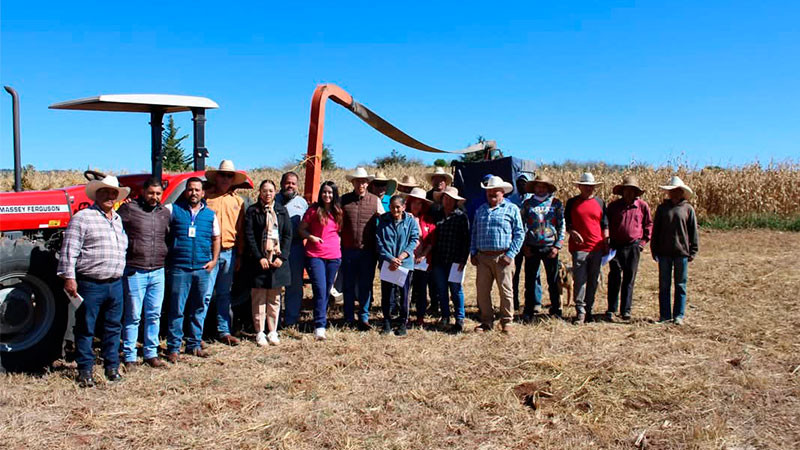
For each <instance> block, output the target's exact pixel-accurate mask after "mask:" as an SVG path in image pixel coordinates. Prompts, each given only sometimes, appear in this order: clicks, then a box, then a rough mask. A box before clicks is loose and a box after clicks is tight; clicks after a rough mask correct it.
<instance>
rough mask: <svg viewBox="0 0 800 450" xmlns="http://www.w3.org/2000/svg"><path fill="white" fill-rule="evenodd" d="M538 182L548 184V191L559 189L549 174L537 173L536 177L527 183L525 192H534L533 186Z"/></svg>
mask: <svg viewBox="0 0 800 450" xmlns="http://www.w3.org/2000/svg"><path fill="white" fill-rule="evenodd" d="M537 184H544V185H546V186H547V192H549V193H551V194H552V193H553V192H555V191H557V190H558V188H557V187H556V185H555V184H553V180H551V179H550V177H548V176H547V175H536V178H534V179H532V180H531V181H528V182H527V183H525V192H529V193H530V192H533V188H534V187H535V186H536V185H537Z"/></svg>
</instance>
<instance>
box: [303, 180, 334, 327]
mask: <svg viewBox="0 0 800 450" xmlns="http://www.w3.org/2000/svg"><path fill="white" fill-rule="evenodd" d="M341 227H342V208H341V206H339V189H338V188H337V187H336V184H335V183H334V182H333V181H326V182H324V183H322V186H321V187H320V190H319V196H318V197H317V202H316V203H314V204H313V205H311V207H309V208H308V211H306V214H305V215H304V216H303V221H302V222H300V226H299V227H298V228H297V232H298V233H299V234H300V237H302V238H303V239H305V240H306V244H305V247H306V271H308V277H309V278H310V279H311V288H312V291H313V292H314V337H315V338H316V339H317V340H320V341H323V340H325V339H326V336H325V326H326V325H327V323H328V321H327V315H328V293H329V292H330V291H331V286H333V282H334V280H335V279H336V272H337V271H338V270H339V265H340V264H341V263H342V246H341V240H340V238H339V233H340V231H341Z"/></svg>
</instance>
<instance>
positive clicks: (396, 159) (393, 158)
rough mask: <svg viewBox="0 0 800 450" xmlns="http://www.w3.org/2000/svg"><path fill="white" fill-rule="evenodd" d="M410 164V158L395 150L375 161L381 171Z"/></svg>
mask: <svg viewBox="0 0 800 450" xmlns="http://www.w3.org/2000/svg"><path fill="white" fill-rule="evenodd" d="M408 162H409V161H408V157H407V156H406V155H404V154H402V153H400V152H398V151H397V149H394V148H393V149H392V151H391V152H390V153H389V154H388V155H387V156H379V157H377V158H375V161H374V163H375V165H376V166H378V168H380V169H383V168H385V167H386V166H405V165H407V164H408Z"/></svg>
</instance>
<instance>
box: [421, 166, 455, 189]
mask: <svg viewBox="0 0 800 450" xmlns="http://www.w3.org/2000/svg"><path fill="white" fill-rule="evenodd" d="M433 177H445V179H446V181H445V184H447V185H450V184H452V183H453V174H451V173H448V172H445V170H444V168H443V167H439V166H436V168H435V169H433V172H428V173H426V174H425V178H426V179H427V180H428V182H429V183H432V181H431V180H432V179H433Z"/></svg>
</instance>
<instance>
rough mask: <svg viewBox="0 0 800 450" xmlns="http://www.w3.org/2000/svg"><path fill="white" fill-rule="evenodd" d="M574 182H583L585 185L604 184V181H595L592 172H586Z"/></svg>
mask: <svg viewBox="0 0 800 450" xmlns="http://www.w3.org/2000/svg"><path fill="white" fill-rule="evenodd" d="M573 183H575V184H582V185H584V186H597V185H598V184H603V182H602V181H594V175H592V174H591V173H590V172H584V173H583V175H581V177H580V178H579V179H578V181H573Z"/></svg>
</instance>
